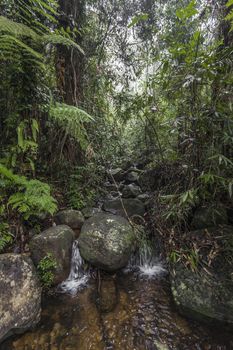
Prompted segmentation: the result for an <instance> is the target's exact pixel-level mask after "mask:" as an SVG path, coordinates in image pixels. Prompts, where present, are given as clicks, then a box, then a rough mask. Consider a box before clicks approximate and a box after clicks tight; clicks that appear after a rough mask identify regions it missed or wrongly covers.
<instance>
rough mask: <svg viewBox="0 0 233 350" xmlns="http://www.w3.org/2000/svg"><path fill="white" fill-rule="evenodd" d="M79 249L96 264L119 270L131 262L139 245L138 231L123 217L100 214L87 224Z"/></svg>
mask: <svg viewBox="0 0 233 350" xmlns="http://www.w3.org/2000/svg"><path fill="white" fill-rule="evenodd" d="M79 248H80V254H81V256H82V257H83V258H84V259H85V260H86V261H88V262H89V263H91V264H92V265H94V266H97V267H99V268H101V269H103V270H106V271H115V270H118V269H120V268H122V267H124V266H125V265H126V264H127V262H128V260H129V258H130V256H131V253H132V252H133V250H134V248H135V237H134V232H133V229H132V227H131V226H130V224H129V223H128V221H127V220H126V219H124V218H123V217H120V216H114V215H111V214H107V213H99V214H96V215H95V216H93V217H91V218H90V219H88V220H87V221H86V222H85V223H84V225H83V227H82V230H81V234H80V237H79Z"/></svg>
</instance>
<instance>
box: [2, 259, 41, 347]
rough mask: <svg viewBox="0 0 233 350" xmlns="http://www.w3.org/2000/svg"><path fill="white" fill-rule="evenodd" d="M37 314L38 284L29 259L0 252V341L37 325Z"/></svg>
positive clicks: (39, 301)
mask: <svg viewBox="0 0 233 350" xmlns="http://www.w3.org/2000/svg"><path fill="white" fill-rule="evenodd" d="M40 313H41V287H40V284H39V281H38V278H37V274H36V271H35V267H34V265H33V263H32V261H31V259H30V258H29V257H28V256H26V255H18V254H2V255H0V342H1V341H2V340H3V339H4V338H6V337H9V336H11V335H13V334H19V333H23V332H25V331H26V330H28V329H30V328H33V327H34V326H36V325H37V323H38V322H39V320H40ZM0 347H1V346H0ZM2 349H4V347H3V348H2Z"/></svg>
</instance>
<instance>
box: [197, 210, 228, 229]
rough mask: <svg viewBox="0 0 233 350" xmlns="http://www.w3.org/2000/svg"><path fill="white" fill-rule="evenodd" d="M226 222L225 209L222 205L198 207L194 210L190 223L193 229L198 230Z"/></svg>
mask: <svg viewBox="0 0 233 350" xmlns="http://www.w3.org/2000/svg"><path fill="white" fill-rule="evenodd" d="M227 223H228V216H227V211H226V209H225V208H224V207H222V206H214V207H213V206H211V207H200V208H198V209H196V211H195V212H194V216H193V219H192V223H191V228H192V229H193V230H200V229H203V228H207V227H213V226H216V225H223V224H227Z"/></svg>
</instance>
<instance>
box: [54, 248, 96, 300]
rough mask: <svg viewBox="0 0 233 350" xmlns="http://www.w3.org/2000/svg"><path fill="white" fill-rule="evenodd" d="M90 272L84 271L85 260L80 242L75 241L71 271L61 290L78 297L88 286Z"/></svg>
mask: <svg viewBox="0 0 233 350" xmlns="http://www.w3.org/2000/svg"><path fill="white" fill-rule="evenodd" d="M89 277H90V276H89V271H85V270H84V269H83V259H82V257H81V255H80V252H79V248H78V241H74V243H73V247H72V259H71V269H70V274H69V277H68V278H67V280H65V281H64V282H63V283H61V285H60V286H59V290H60V291H61V292H64V293H68V294H71V295H76V294H77V292H78V291H79V290H81V289H82V288H84V287H85V286H86V285H87V282H88V280H89Z"/></svg>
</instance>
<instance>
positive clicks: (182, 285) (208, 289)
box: [171, 265, 233, 325]
mask: <svg viewBox="0 0 233 350" xmlns="http://www.w3.org/2000/svg"><path fill="white" fill-rule="evenodd" d="M171 286H172V295H173V298H174V301H175V304H176V305H177V307H178V309H179V310H180V311H181V313H183V314H185V315H186V316H188V317H190V318H194V319H197V320H203V321H210V322H213V321H221V322H224V323H230V324H232V325H233V293H232V290H233V281H231V280H229V279H228V278H227V276H226V275H217V274H213V275H210V274H207V273H206V271H205V270H203V269H202V270H199V271H198V272H193V271H191V270H188V269H187V268H186V267H184V266H181V265H176V266H175V268H174V270H173V273H172V275H171Z"/></svg>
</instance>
